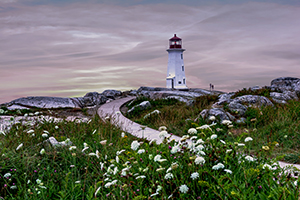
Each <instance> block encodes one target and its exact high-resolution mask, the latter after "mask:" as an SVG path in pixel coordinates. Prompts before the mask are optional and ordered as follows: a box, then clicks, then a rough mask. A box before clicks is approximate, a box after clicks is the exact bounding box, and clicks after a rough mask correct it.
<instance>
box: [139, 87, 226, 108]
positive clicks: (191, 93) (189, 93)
mask: <svg viewBox="0 0 300 200" xmlns="http://www.w3.org/2000/svg"><path fill="white" fill-rule="evenodd" d="M222 93H223V92H220V91H209V90H203V89H193V88H190V89H171V88H155V87H140V88H139V89H138V90H137V91H136V95H137V96H144V97H147V98H150V99H162V98H175V99H178V100H179V101H182V102H185V103H187V104H189V105H191V104H192V101H193V100H194V99H195V98H196V97H200V96H203V95H213V94H222Z"/></svg>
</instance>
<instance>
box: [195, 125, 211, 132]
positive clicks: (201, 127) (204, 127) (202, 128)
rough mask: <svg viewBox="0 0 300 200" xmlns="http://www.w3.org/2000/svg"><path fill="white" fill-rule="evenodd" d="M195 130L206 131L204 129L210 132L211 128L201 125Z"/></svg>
mask: <svg viewBox="0 0 300 200" xmlns="http://www.w3.org/2000/svg"><path fill="white" fill-rule="evenodd" d="M196 129H200V130H206V129H208V130H210V131H212V130H211V128H210V126H209V125H207V124H205V125H202V126H200V127H197V128H196Z"/></svg>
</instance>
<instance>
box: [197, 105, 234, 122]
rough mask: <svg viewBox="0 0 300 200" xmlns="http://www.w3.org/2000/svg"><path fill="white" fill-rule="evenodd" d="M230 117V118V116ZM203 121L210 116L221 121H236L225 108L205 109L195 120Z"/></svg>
mask: <svg viewBox="0 0 300 200" xmlns="http://www.w3.org/2000/svg"><path fill="white" fill-rule="evenodd" d="M228 115H229V116H228ZM200 116H201V117H202V118H203V119H206V118H208V117H209V116H215V117H216V118H217V119H220V121H223V120H225V119H226V120H234V119H235V117H234V116H232V115H230V114H229V113H228V112H225V111H224V110H223V108H212V109H204V110H202V111H201V112H200V114H199V116H198V117H197V118H196V119H195V120H194V121H195V122H196V121H197V120H198V119H199V117H200Z"/></svg>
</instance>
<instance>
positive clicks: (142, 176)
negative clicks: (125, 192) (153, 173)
mask: <svg viewBox="0 0 300 200" xmlns="http://www.w3.org/2000/svg"><path fill="white" fill-rule="evenodd" d="M140 178H142V179H143V178H146V176H144V175H141V176H137V177H136V178H135V179H140Z"/></svg>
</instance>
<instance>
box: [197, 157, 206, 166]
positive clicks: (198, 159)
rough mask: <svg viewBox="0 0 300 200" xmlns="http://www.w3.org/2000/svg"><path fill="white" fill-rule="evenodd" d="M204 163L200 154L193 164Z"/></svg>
mask: <svg viewBox="0 0 300 200" xmlns="http://www.w3.org/2000/svg"><path fill="white" fill-rule="evenodd" d="M204 163H205V159H204V158H203V157H201V156H199V157H197V158H196V159H195V164H196V165H199V164H201V165H203V164H204Z"/></svg>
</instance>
